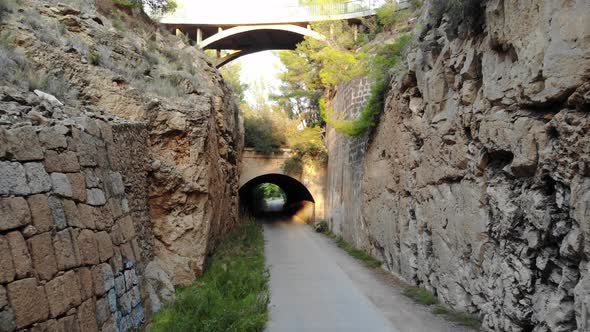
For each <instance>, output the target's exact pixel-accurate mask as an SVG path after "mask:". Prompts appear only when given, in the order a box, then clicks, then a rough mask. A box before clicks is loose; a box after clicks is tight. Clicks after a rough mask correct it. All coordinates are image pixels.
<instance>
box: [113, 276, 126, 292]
mask: <svg viewBox="0 0 590 332" xmlns="http://www.w3.org/2000/svg"><path fill="white" fill-rule="evenodd" d="M126 291H127V287H126V286H125V275H120V276H118V277H116V278H115V292H116V293H117V296H121V295H123V294H124V293H125V292H126Z"/></svg>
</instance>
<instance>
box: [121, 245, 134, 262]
mask: <svg viewBox="0 0 590 332" xmlns="http://www.w3.org/2000/svg"><path fill="white" fill-rule="evenodd" d="M119 249H121V256H122V257H123V266H127V265H128V263H131V265H134V262H135V255H134V254H133V249H131V243H123V244H121V245H120V246H119Z"/></svg>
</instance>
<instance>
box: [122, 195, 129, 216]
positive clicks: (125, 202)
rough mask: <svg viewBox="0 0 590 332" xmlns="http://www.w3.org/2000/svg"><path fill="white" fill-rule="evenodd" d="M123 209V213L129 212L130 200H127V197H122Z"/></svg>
mask: <svg viewBox="0 0 590 332" xmlns="http://www.w3.org/2000/svg"><path fill="white" fill-rule="evenodd" d="M121 211H123V213H129V211H130V210H129V201H128V200H127V198H123V199H121Z"/></svg>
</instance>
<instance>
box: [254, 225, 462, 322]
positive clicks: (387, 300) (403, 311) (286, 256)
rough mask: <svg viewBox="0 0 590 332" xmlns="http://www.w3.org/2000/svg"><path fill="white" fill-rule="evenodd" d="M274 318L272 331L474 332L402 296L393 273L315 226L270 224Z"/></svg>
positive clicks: (268, 256) (269, 261)
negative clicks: (376, 266) (369, 265)
mask: <svg viewBox="0 0 590 332" xmlns="http://www.w3.org/2000/svg"><path fill="white" fill-rule="evenodd" d="M264 237H265V240H266V247H265V253H266V259H267V264H268V266H269V270H270V290H271V304H270V319H269V322H268V324H267V328H266V331H270V332H274V331H277V332H278V331H281V332H284V331H368V332H372V331H379V332H380V331H396V332H406V331H408V332H422V331H424V332H437V331H444V332H450V331H453V332H459V331H473V330H471V329H467V328H463V327H459V326H454V325H453V324H451V323H449V322H447V321H445V320H444V319H443V318H441V317H439V316H436V315H434V314H432V313H431V312H430V310H431V309H430V308H428V307H425V306H421V305H418V304H415V303H414V302H412V300H410V299H408V298H407V297H405V296H404V295H402V294H401V289H400V287H396V286H395V285H394V284H392V282H391V279H390V278H388V275H387V273H384V272H380V271H379V269H376V270H372V269H369V268H367V267H366V266H365V265H364V264H363V263H362V262H359V261H357V260H355V259H354V258H352V257H350V256H349V255H348V254H347V253H346V252H344V251H343V250H342V249H340V248H338V247H337V246H336V244H335V243H334V242H333V241H332V240H331V239H329V238H328V237H326V236H324V235H322V234H318V233H316V232H314V231H313V229H312V228H311V227H310V226H307V225H302V224H296V223H291V222H289V221H286V220H285V221H279V222H272V223H271V222H266V223H265V226H264Z"/></svg>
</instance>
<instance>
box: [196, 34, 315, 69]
mask: <svg viewBox="0 0 590 332" xmlns="http://www.w3.org/2000/svg"><path fill="white" fill-rule="evenodd" d="M306 36H309V37H312V38H316V39H318V40H324V39H325V37H324V36H322V35H321V34H319V33H317V32H315V31H312V30H310V29H306V28H303V27H300V26H297V25H291V24H271V25H252V26H238V27H234V28H231V29H227V30H224V31H221V32H219V33H217V34H215V35H213V36H211V37H209V38H207V39H205V40H203V41H202V42H201V43H200V44H199V47H200V48H202V49H215V50H235V51H236V52H233V53H230V54H228V55H227V56H225V57H223V58H221V59H219V61H218V62H217V63H216V67H217V68H219V67H221V66H223V65H225V64H227V63H228V62H230V61H233V60H235V59H237V58H239V57H241V56H244V55H247V54H251V53H255V52H260V51H266V50H294V49H295V48H296V47H297V44H299V43H300V42H302V41H303V39H304V38H305V37H306Z"/></svg>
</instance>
